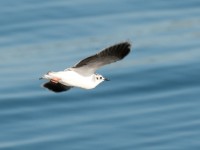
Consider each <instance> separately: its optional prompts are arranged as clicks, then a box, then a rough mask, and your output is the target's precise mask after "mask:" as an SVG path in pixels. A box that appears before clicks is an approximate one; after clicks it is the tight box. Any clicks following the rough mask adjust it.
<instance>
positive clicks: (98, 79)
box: [94, 74, 109, 85]
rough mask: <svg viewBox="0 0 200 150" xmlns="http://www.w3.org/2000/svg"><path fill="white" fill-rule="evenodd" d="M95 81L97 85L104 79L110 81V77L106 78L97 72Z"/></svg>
mask: <svg viewBox="0 0 200 150" xmlns="http://www.w3.org/2000/svg"><path fill="white" fill-rule="evenodd" d="M94 81H95V83H96V85H98V84H100V83H101V82H103V81H109V79H106V78H104V77H103V76H102V75H100V74H95V75H94Z"/></svg>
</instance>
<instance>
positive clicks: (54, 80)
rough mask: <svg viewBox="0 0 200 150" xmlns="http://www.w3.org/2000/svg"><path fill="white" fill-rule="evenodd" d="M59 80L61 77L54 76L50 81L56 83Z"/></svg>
mask: <svg viewBox="0 0 200 150" xmlns="http://www.w3.org/2000/svg"><path fill="white" fill-rule="evenodd" d="M60 80H61V78H57V77H54V78H52V79H51V80H50V81H51V82H53V83H58V82H59V81H60Z"/></svg>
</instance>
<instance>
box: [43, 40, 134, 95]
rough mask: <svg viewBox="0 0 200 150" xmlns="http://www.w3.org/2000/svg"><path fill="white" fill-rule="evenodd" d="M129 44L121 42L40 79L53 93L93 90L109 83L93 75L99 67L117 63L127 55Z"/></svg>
mask: <svg viewBox="0 0 200 150" xmlns="http://www.w3.org/2000/svg"><path fill="white" fill-rule="evenodd" d="M130 51H131V44H130V43H129V42H122V43H118V44H115V45H113V46H110V47H108V48H105V49H103V50H102V51H100V52H99V53H97V54H95V55H92V56H89V57H87V58H85V59H83V60H81V61H80V62H79V63H77V64H76V65H75V66H73V67H70V68H67V69H65V70H64V71H59V72H52V71H50V72H48V73H46V74H45V75H43V76H42V77H41V78H40V79H46V80H48V82H46V83H45V84H43V87H44V88H47V89H49V90H51V91H53V92H64V91H67V90H69V89H71V88H72V87H79V88H83V89H93V88H95V87H96V86H97V85H98V84H100V83H101V82H103V81H109V80H108V79H107V78H105V77H103V76H102V75H100V74H97V73H95V72H96V70H97V69H99V68H100V67H102V66H104V65H107V64H110V63H113V62H116V61H119V60H121V59H123V58H124V57H125V56H127V55H128V54H129V52H130Z"/></svg>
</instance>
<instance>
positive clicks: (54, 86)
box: [43, 81, 72, 93]
mask: <svg viewBox="0 0 200 150" xmlns="http://www.w3.org/2000/svg"><path fill="white" fill-rule="evenodd" d="M43 87H44V88H47V89H49V90H50V91H53V92H55V93H59V92H64V91H67V90H69V89H71V88H72V87H70V86H65V85H63V84H61V83H53V82H51V81H49V82H46V83H44V84H43Z"/></svg>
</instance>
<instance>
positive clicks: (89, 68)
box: [70, 42, 131, 76]
mask: <svg viewBox="0 0 200 150" xmlns="http://www.w3.org/2000/svg"><path fill="white" fill-rule="evenodd" d="M130 49H131V44H130V43H129V42H123V43H119V44H116V45H113V46H110V47H108V48H105V49H103V50H102V51H101V52H99V53H97V54H95V55H92V56H90V57H87V58H85V59H83V60H81V61H80V62H79V63H77V64H76V65H75V66H73V67H72V68H70V69H71V70H73V71H76V72H78V73H79V74H81V75H84V76H90V75H91V74H93V73H95V71H96V70H97V69H99V68H100V67H102V66H104V65H107V64H110V63H113V62H116V61H119V60H121V59H123V58H124V57H125V56H127V55H128V54H129V52H130Z"/></svg>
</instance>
